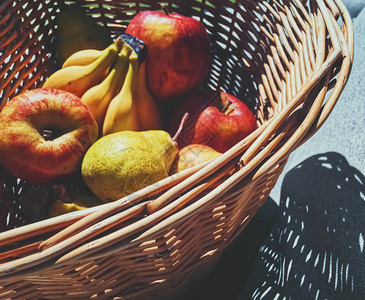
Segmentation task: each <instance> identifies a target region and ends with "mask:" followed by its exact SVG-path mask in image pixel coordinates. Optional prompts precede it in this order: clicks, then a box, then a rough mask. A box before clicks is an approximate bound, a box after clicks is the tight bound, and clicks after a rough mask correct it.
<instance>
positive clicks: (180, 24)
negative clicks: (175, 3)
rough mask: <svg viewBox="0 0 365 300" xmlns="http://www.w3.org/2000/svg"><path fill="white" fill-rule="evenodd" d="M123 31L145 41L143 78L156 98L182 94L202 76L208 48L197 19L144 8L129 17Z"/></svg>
mask: <svg viewBox="0 0 365 300" xmlns="http://www.w3.org/2000/svg"><path fill="white" fill-rule="evenodd" d="M126 33H129V34H131V35H134V36H136V37H137V38H139V39H141V40H142V41H144V42H145V43H146V45H147V50H148V51H147V58H146V81H147V86H148V88H149V89H150V91H151V93H152V94H153V95H154V96H155V97H156V98H157V100H166V99H171V98H173V97H176V96H179V95H182V94H184V93H186V92H188V91H190V90H191V89H193V88H194V87H196V86H198V85H199V84H201V83H202V81H204V79H205V78H206V76H207V74H208V72H209V69H210V64H211V49H210V42H209V36H208V33H207V31H206V28H205V26H204V25H203V24H202V23H201V22H199V21H198V20H196V19H194V18H192V17H187V16H183V15H181V14H176V13H165V12H160V11H149V10H146V11H142V12H140V13H138V14H137V15H136V16H135V17H134V18H133V19H132V20H131V21H130V23H129V24H128V26H127V28H126Z"/></svg>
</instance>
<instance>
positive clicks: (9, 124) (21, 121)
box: [0, 88, 98, 184]
mask: <svg viewBox="0 0 365 300" xmlns="http://www.w3.org/2000/svg"><path fill="white" fill-rule="evenodd" d="M0 132H1V137H0V163H1V164H3V165H4V166H5V167H6V168H7V169H8V170H9V171H10V172H11V173H12V174H13V175H15V176H17V177H18V178H21V179H23V180H25V181H27V182H29V183H32V184H45V183H51V182H55V181H58V180H61V179H64V178H65V177H67V176H68V175H70V174H72V173H74V172H75V171H76V170H78V168H79V167H80V165H81V161H82V158H83V156H84V154H85V152H86V150H87V149H88V148H89V147H90V146H91V144H92V143H94V142H95V141H96V139H97V137H98V126H97V123H96V121H95V119H94V117H93V115H92V114H91V112H90V110H89V108H88V107H87V106H86V105H85V104H83V103H82V102H81V100H80V98H79V97H77V96H75V95H73V94H71V93H69V92H65V91H60V90H56V89H44V88H38V89H33V90H30V91H28V92H24V93H22V94H20V95H18V96H16V97H14V98H13V99H11V100H10V101H9V102H8V103H7V104H6V105H5V106H4V107H3V109H2V111H1V112H0Z"/></svg>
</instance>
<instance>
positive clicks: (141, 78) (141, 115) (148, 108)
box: [135, 62, 162, 130]
mask: <svg viewBox="0 0 365 300" xmlns="http://www.w3.org/2000/svg"><path fill="white" fill-rule="evenodd" d="M135 102H136V104H137V113H138V125H139V130H152V129H161V128H162V121H161V114H160V110H159V108H158V106H157V104H156V102H155V100H154V99H153V97H152V95H151V93H150V91H149V90H148V88H147V86H146V63H145V62H142V63H141V64H140V66H139V71H138V79H137V86H136V88H135Z"/></svg>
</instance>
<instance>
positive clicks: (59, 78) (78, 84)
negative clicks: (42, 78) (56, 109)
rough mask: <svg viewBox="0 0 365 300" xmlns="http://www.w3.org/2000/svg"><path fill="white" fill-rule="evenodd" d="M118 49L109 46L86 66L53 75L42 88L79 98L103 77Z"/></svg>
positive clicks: (62, 70)
mask: <svg viewBox="0 0 365 300" xmlns="http://www.w3.org/2000/svg"><path fill="white" fill-rule="evenodd" d="M118 52H119V51H118V47H117V45H116V44H115V43H113V44H111V45H110V46H109V47H108V51H106V52H105V53H104V54H103V55H102V56H100V57H99V58H98V59H97V60H95V61H94V62H92V63H91V64H89V65H86V66H69V67H67V68H64V69H60V70H58V71H56V72H55V73H53V74H52V75H51V76H50V77H49V78H48V79H47V80H46V82H45V83H44V84H43V87H44V88H55V89H60V90H64V91H67V92H70V93H73V94H75V95H76V96H78V97H80V98H81V96H82V95H83V94H84V93H85V92H86V91H87V90H88V89H89V88H91V87H92V86H94V85H96V84H98V83H99V82H100V81H101V80H103V79H104V77H105V71H106V70H108V69H109V68H110V66H111V65H112V64H113V63H114V62H115V60H116V59H117V56H118Z"/></svg>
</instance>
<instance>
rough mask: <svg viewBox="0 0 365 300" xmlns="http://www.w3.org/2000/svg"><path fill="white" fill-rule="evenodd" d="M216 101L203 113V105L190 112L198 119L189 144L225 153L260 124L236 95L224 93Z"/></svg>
mask: <svg viewBox="0 0 365 300" xmlns="http://www.w3.org/2000/svg"><path fill="white" fill-rule="evenodd" d="M213 100H214V105H209V106H208V107H206V108H205V109H204V110H203V111H199V109H201V108H202V106H199V105H198V106H197V109H198V110H196V111H192V112H189V113H191V115H193V116H194V115H195V116H198V117H197V119H196V123H195V126H194V134H193V135H192V139H191V140H190V139H189V140H188V141H187V142H188V143H189V144H203V145H207V146H210V147H211V148H213V149H214V150H216V151H218V152H221V153H223V152H225V151H227V150H228V149H230V148H231V147H232V146H234V145H235V144H236V143H238V142H239V141H241V140H242V139H243V138H245V137H246V136H247V135H249V134H250V133H251V132H253V131H254V130H255V129H256V128H257V123H256V118H255V116H254V114H253V113H252V112H251V111H250V110H249V109H248V107H247V106H246V104H244V103H243V102H242V101H241V100H239V99H237V98H236V97H234V96H233V95H231V94H228V93H225V92H220V93H219V94H218V98H217V99H213ZM217 100H218V102H216V101H217ZM212 103H213V102H212ZM192 118H194V117H192ZM190 136H191V135H190ZM190 136H189V138H190Z"/></svg>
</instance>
